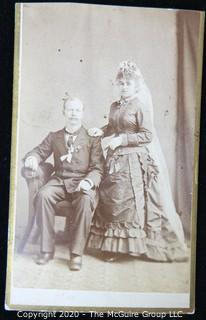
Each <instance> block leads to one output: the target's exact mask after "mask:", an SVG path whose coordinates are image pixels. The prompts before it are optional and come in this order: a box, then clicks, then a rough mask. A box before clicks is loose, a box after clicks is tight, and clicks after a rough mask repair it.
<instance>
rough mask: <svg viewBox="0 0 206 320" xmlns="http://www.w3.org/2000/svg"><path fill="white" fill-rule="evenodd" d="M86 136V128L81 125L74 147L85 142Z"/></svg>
mask: <svg viewBox="0 0 206 320" xmlns="http://www.w3.org/2000/svg"><path fill="white" fill-rule="evenodd" d="M86 137H87V132H86V129H85V128H84V127H81V130H80V132H79V134H78V136H77V137H76V139H75V141H74V147H78V146H81V145H82V144H85V142H86Z"/></svg>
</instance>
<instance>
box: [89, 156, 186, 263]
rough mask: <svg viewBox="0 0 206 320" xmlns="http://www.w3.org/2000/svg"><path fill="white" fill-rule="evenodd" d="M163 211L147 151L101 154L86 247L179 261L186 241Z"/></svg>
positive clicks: (159, 189)
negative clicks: (101, 170)
mask: <svg viewBox="0 0 206 320" xmlns="http://www.w3.org/2000/svg"><path fill="white" fill-rule="evenodd" d="M163 210H164V208H163V207H162V204H161V186H160V184H159V181H158V168H157V166H156V165H155V163H154V161H153V159H152V158H151V157H150V155H149V154H148V153H145V152H133V153H129V154H122V155H115V154H114V155H113V156H112V157H110V158H108V159H107V165H106V174H105V177H104V179H103V181H102V183H101V185H100V202H99V205H98V208H97V210H96V212H95V216H94V219H93V223H92V226H91V231H90V236H89V239H88V244H87V246H88V247H89V248H93V249H98V250H101V251H106V252H113V253H124V254H130V255H133V256H142V255H143V256H146V257H148V258H149V259H152V260H157V261H181V260H185V258H186V255H187V254H186V246H185V244H184V243H180V241H179V239H178V238H177V236H176V234H175V232H174V230H172V227H171V225H170V223H169V221H168V220H167V219H166V215H165V214H164V212H163Z"/></svg>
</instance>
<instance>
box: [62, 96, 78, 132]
mask: <svg viewBox="0 0 206 320" xmlns="http://www.w3.org/2000/svg"><path fill="white" fill-rule="evenodd" d="M63 114H64V116H65V119H66V122H67V124H68V125H71V126H77V125H81V123H82V118H83V105H82V104H81V103H80V101H78V100H72V101H69V100H68V101H67V102H66V103H65V106H64V111H63Z"/></svg>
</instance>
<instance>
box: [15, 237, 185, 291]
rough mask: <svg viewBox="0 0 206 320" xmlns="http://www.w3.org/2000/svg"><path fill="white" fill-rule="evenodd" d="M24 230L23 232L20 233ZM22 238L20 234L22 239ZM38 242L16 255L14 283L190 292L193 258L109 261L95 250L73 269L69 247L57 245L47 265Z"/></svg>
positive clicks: (36, 286)
mask: <svg viewBox="0 0 206 320" xmlns="http://www.w3.org/2000/svg"><path fill="white" fill-rule="evenodd" d="M18 234H21V233H18ZM18 240H19V238H18V237H17V241H16V242H18ZM38 251H39V245H38V244H32V243H28V244H27V245H26V248H25V250H24V252H23V253H22V254H17V253H15V255H14V259H13V265H12V269H13V280H14V287H18V288H19V287H21V288H44V289H50V288H55V289H67V290H97V291H113V292H116V291H122V292H168V293H187V292H189V286H190V262H189V261H188V262H178V263H161V262H151V261H144V260H141V259H137V258H132V257H123V258H122V259H121V260H120V261H116V262H112V263H109V262H105V261H103V259H102V257H101V256H100V255H98V254H94V252H87V253H85V255H84V257H83V266H82V269H81V270H80V271H70V270H69V267H68V261H69V250H68V248H67V246H66V245H65V244H58V245H56V252H55V257H54V259H53V260H52V261H50V262H49V263H48V264H47V265H44V266H40V265H37V264H36V263H35V257H36V255H37V253H38Z"/></svg>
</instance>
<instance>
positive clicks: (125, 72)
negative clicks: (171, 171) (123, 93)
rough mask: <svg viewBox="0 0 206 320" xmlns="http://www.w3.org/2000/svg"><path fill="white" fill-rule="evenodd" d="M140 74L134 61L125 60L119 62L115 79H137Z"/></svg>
mask: <svg viewBox="0 0 206 320" xmlns="http://www.w3.org/2000/svg"><path fill="white" fill-rule="evenodd" d="M141 76H142V75H141V72H140V70H139V69H138V67H137V65H136V64H135V63H134V62H132V61H128V60H126V61H122V62H121V63H120V65H119V69H118V73H117V80H119V79H121V78H130V79H137V78H139V77H141Z"/></svg>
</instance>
